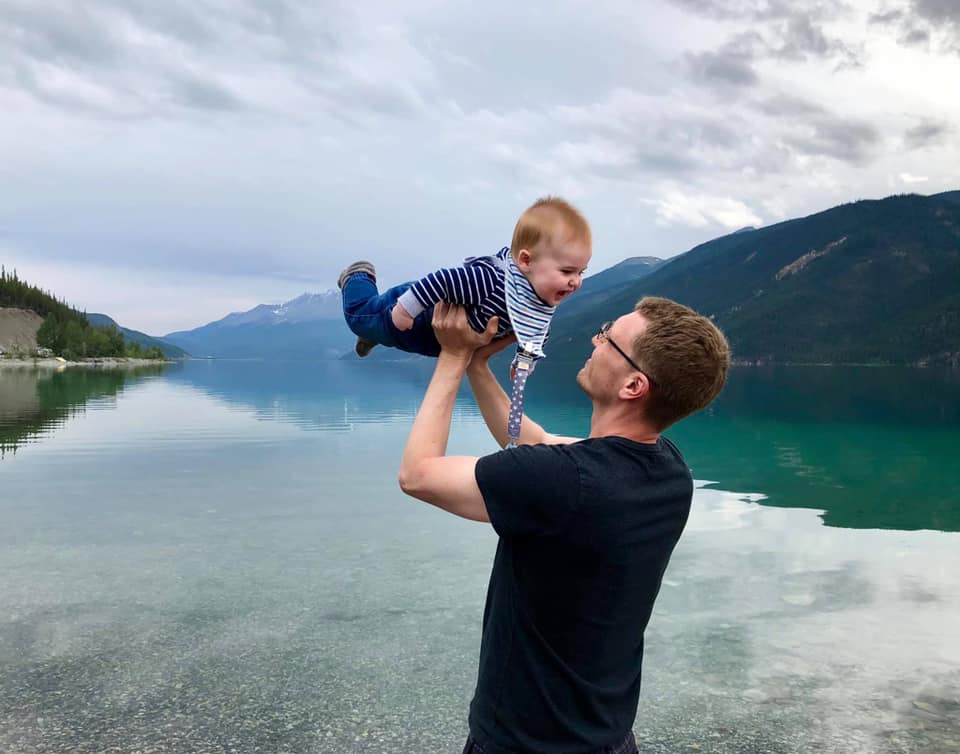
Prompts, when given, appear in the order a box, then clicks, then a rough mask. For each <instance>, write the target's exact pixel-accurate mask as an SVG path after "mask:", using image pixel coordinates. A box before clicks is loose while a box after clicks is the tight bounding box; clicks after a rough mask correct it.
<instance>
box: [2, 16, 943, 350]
mask: <svg viewBox="0 0 960 754" xmlns="http://www.w3.org/2000/svg"><path fill="white" fill-rule="evenodd" d="M0 113H2V117H0V262H2V263H3V264H4V265H5V266H6V268H7V269H8V270H9V269H11V268H16V269H17V271H18V273H19V274H20V276H21V277H22V278H25V279H27V280H28V281H29V282H31V283H34V284H37V285H40V286H41V287H43V288H44V289H47V290H50V291H52V292H53V293H55V294H56V295H57V296H58V297H63V298H65V299H66V300H67V301H68V302H69V303H71V304H72V305H74V306H77V307H78V308H80V309H86V310H87V311H91V312H93V311H97V312H103V313H106V314H109V315H110V316H112V317H114V318H115V319H116V320H117V321H118V322H119V323H120V324H121V325H123V326H125V327H130V328H134V329H138V330H142V331H145V332H148V333H150V334H153V335H162V334H165V333H167V332H171V331H174V330H181V329H190V328H193V327H198V326H200V325H203V324H205V323H207V322H210V321H213V320H216V319H219V318H221V317H223V316H225V315H226V314H227V313H229V312H232V311H243V310H246V309H249V308H252V307H253V306H255V305H257V304H261V303H279V302H281V301H285V300H288V299H290V298H293V297H295V296H297V295H299V294H301V293H304V292H320V291H324V290H327V289H329V288H333V287H335V285H336V280H337V276H338V274H339V272H340V270H341V269H342V268H343V267H344V266H345V265H346V264H348V263H349V262H351V261H353V260H355V259H368V260H370V261H372V262H373V263H374V264H375V265H376V266H377V270H378V277H379V280H380V282H381V284H382V285H384V286H386V285H393V284H396V283H398V282H401V281H403V280H406V279H412V278H417V277H420V276H422V275H424V274H426V273H428V272H430V271H431V270H433V269H435V268H437V267H441V266H452V265H454V264H458V263H460V261H462V259H463V258H464V257H467V256H474V255H478V254H489V253H493V252H495V251H497V250H498V249H499V248H501V247H502V246H505V245H508V244H509V242H510V236H511V234H512V231H513V226H514V223H515V222H516V219H517V217H518V216H519V215H520V213H521V212H522V211H523V210H524V209H525V208H526V207H527V206H528V205H529V204H531V203H532V202H533V201H534V200H535V199H537V198H538V197H540V196H544V195H548V194H550V195H559V196H562V197H564V198H566V199H568V200H569V201H571V202H573V203H574V204H575V205H576V206H577V207H579V208H580V209H581V210H582V211H583V213H584V214H585V215H586V216H587V218H588V219H589V221H590V222H591V225H592V227H593V235H594V256H593V260H592V262H591V271H593V272H597V271H600V270H601V269H604V268H606V267H609V266H611V265H613V264H615V263H617V262H618V261H620V260H622V259H625V258H627V257H631V256H657V257H661V258H667V257H671V256H674V255H676V254H679V253H682V252H683V251H686V250H687V249H689V248H691V247H692V246H694V245H696V244H698V243H702V242H704V241H707V240H710V239H712V238H716V237H717V236H721V235H724V234H726V233H728V232H731V231H733V230H736V229H739V228H741V227H743V226H747V225H753V226H762V225H768V224H772V223H775V222H778V221H780V220H783V219H787V218H792V217H798V216H803V215H808V214H811V213H813V212H817V211H820V210H823V209H827V208H829V207H832V206H835V205H837V204H840V203H843V202H849V201H855V200H857V199H875V198H881V197H884V196H888V195H890V194H896V193H905V192H917V193H921V194H933V193H937V192H940V191H946V190H952V189H957V188H960V169H958V168H960V2H958V1H957V0H874V1H870V2H867V1H861V0H846V1H844V0H840V1H838V2H832V1H829V0H827V1H823V2H821V1H819V0H663V1H662V2H657V1H654V0H590V2H579V1H573V0H566V1H565V0H556V1H555V2H551V3H539V2H529V3H522V4H519V3H515V2H513V0H510V2H504V1H503V0H487V2H484V3H476V2H462V1H461V0H409V1H408V2H395V1H393V0H391V1H389V2H387V1H386V0H382V1H381V0H360V2H339V1H337V0H325V2H308V1H305V0H304V1H301V0H165V2H163V3H158V2H155V0H73V1H72V2H71V1H70V0H2V2H0ZM588 274H589V272H588Z"/></svg>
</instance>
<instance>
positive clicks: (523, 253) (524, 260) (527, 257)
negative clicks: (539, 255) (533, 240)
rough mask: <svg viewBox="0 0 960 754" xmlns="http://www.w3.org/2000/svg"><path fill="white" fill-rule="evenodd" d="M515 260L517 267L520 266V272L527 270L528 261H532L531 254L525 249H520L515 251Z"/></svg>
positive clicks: (528, 268) (528, 267) (528, 266)
mask: <svg viewBox="0 0 960 754" xmlns="http://www.w3.org/2000/svg"><path fill="white" fill-rule="evenodd" d="M516 261H517V267H519V268H520V271H521V272H529V271H530V262H532V261H533V254H531V253H530V252H529V250H527V249H520V251H518V252H517V259H516Z"/></svg>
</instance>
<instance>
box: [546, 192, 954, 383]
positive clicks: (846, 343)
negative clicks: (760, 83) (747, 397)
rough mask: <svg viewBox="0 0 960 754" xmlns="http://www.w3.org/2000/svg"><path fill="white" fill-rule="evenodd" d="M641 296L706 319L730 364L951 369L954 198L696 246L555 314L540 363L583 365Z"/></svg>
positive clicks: (861, 211) (911, 198)
mask: <svg viewBox="0 0 960 754" xmlns="http://www.w3.org/2000/svg"><path fill="white" fill-rule="evenodd" d="M645 295H657V296H666V297H668V298H672V299H675V300H677V301H680V302H681V303H684V304H687V305H689V306H691V307H693V308H694V309H696V310H697V311H699V312H701V313H703V314H706V315H708V316H710V317H712V318H713V319H714V320H715V321H716V322H717V324H718V325H719V326H720V327H721V328H722V329H723V330H724V332H725V333H726V334H727V337H728V338H729V340H730V343H731V346H732V349H733V353H734V358H735V359H737V360H738V361H741V362H743V361H746V362H780V363H862V364H936V363H943V364H953V365H960V192H958V191H953V192H947V193H945V194H938V195H935V196H919V195H916V194H910V195H899V196H892V197H888V198H886V199H882V200H877V201H858V202H854V203H851V204H844V205H841V206H838V207H834V208H832V209H829V210H826V211H824V212H819V213H817V214H814V215H810V216H809V217H804V218H799V219H795V220H788V221H786V222H782V223H778V224H776V225H771V226H769V227H765V228H758V229H754V230H751V231H750V232H737V233H732V234H730V235H727V236H723V237H721V238H717V239H715V240H713V241H709V242H707V243H704V244H701V245H700V246H697V247H695V248H693V249H691V250H690V251H688V252H686V253H685V254H682V255H680V256H678V257H675V258H673V259H671V260H670V261H669V262H668V263H666V264H663V265H661V266H659V267H657V268H656V269H655V270H654V271H653V272H651V273H650V274H649V275H646V276H644V277H642V278H640V279H639V280H637V281H634V282H631V283H630V284H628V285H626V286H623V288H622V289H620V290H617V291H615V292H611V295H609V296H606V297H604V298H603V299H602V300H596V301H594V302H591V303H590V305H589V306H582V307H579V309H576V310H575V309H574V308H573V307H572V306H570V307H569V308H568V307H566V306H564V307H561V308H560V309H559V310H558V313H557V316H556V318H555V320H554V323H553V333H554V337H552V338H551V349H550V356H551V358H556V359H571V360H579V359H582V358H585V356H586V354H587V353H588V352H589V348H590V346H589V337H590V335H592V334H593V333H594V332H595V331H596V329H597V325H598V323H600V322H603V321H604V320H608V319H613V318H615V317H617V316H619V315H621V314H623V313H624V312H627V311H630V310H631V309H632V308H633V306H634V304H635V302H636V301H637V300H638V299H640V298H641V297H642V296H645ZM584 303H586V302H584ZM571 304H572V302H571Z"/></svg>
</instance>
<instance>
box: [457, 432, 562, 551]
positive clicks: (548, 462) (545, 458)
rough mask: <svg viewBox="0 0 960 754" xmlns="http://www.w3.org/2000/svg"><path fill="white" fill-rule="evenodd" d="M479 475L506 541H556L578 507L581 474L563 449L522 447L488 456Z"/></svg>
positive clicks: (489, 509)
mask: <svg viewBox="0 0 960 754" xmlns="http://www.w3.org/2000/svg"><path fill="white" fill-rule="evenodd" d="M475 475H476V479H477V486H478V487H479V488H480V493H481V494H482V495H483V501H484V503H485V504H486V508H487V515H489V517H490V523H491V524H493V528H494V529H495V530H496V532H497V534H499V535H500V536H501V537H523V536H544V537H548V536H555V535H557V534H560V533H561V532H563V531H564V530H565V529H566V527H567V526H568V524H569V522H570V519H571V518H572V517H573V513H574V512H575V510H576V507H577V500H578V498H579V494H580V472H579V469H578V468H577V465H576V463H575V462H574V461H573V459H572V458H571V457H570V455H569V453H567V452H566V450H565V449H564V446H562V445H521V446H520V447H517V448H511V449H509V450H502V451H500V452H499V453H494V454H493V455H489V456H484V457H483V458H481V459H480V460H479V461H477V466H476V471H475Z"/></svg>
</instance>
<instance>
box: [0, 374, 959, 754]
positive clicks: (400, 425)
mask: <svg viewBox="0 0 960 754" xmlns="http://www.w3.org/2000/svg"><path fill="white" fill-rule="evenodd" d="M565 372H566V373H565ZM568 372H569V369H566V370H565V369H563V366H562V365H555V366H551V367H550V368H547V369H543V370H542V371H538V373H537V375H535V376H534V378H532V380H531V389H530V397H529V399H528V400H529V406H530V411H531V413H532V414H533V415H534V417H535V418H537V419H539V420H541V421H542V422H543V423H545V424H546V425H547V426H548V427H549V428H551V429H553V430H555V431H558V432H562V433H574V434H582V433H585V432H586V430H587V426H588V417H589V406H588V405H587V404H586V402H585V400H584V399H583V397H582V396H581V395H580V394H579V391H578V390H577V389H576V387H575V386H573V385H572V383H571V380H570V377H569V373H568ZM428 378H429V364H421V363H408V364H367V363H351V362H343V363H341V362H323V363H315V364H310V363H287V364H282V363H279V364H278V363H261V362H190V363H187V364H184V365H175V366H172V367H168V368H166V369H160V370H147V371H144V372H139V373H124V372H90V371H80V370H68V371H64V372H60V373H53V372H35V371H30V370H12V369H6V370H3V371H0V452H2V456H3V457H2V460H0V522H2V524H0V605H3V610H2V611H0V751H4V752H8V751H10V752H25V753H26V752H31V753H32V752H104V751H111V750H116V751H124V752H126V751H136V750H141V751H169V752H255V751H262V752H284V751H285V752H334V753H336V752H394V751H411V752H440V751H459V750H460V747H461V746H462V742H463V739H464V737H465V735H466V722H465V718H466V709H467V704H468V703H469V699H470V694H471V692H472V687H473V683H474V680H475V677H476V662H477V651H478V645H479V627H480V616H481V611H482V605H483V597H484V593H485V589H486V582H487V578H488V576H489V569H490V564H491V561H492V556H493V550H494V548H495V545H496V540H495V537H494V536H493V535H492V532H491V531H490V530H489V528H488V527H487V526H485V525H482V524H475V523H470V522H466V521H461V520H458V519H455V518H453V517H451V516H449V515H447V514H444V513H442V512H440V511H437V510H434V509H432V508H430V507H429V506H425V505H423V504H421V503H417V502H415V501H412V500H410V499H408V498H406V497H404V496H403V495H402V494H401V493H400V492H399V490H398V488H397V485H396V470H397V466H398V463H399V457H400V452H401V450H402V445H403V442H404V439H405V437H406V432H407V430H408V429H409V425H410V421H411V419H412V417H413V415H414V414H415V412H416V409H417V406H418V402H419V398H420V396H421V394H422V390H423V387H424V385H425V384H426V381H427V379H428ZM670 435H671V437H672V438H673V439H674V440H675V441H677V442H678V444H679V445H680V446H681V448H682V449H683V450H684V451H685V453H686V456H687V460H688V462H689V463H690V466H691V468H692V469H693V471H694V474H695V476H696V477H697V479H698V480H699V485H700V486H699V487H698V490H697V493H696V497H695V505H694V512H693V515H692V517H691V521H690V524H689V526H688V529H687V532H686V533H685V535H684V538H683V540H682V541H681V543H680V545H679V546H678V549H677V551H676V553H675V555H674V559H673V561H672V563H671V566H670V569H669V570H668V573H667V576H666V580H665V583H664V587H663V590H662V592H661V597H660V600H659V602H658V605H657V609H656V611H655V614H654V618H653V620H652V622H651V625H650V628H649V631H648V642H647V647H648V648H647V656H646V664H645V675H644V689H643V694H642V696H641V705H640V711H639V714H638V717H637V723H636V726H635V729H636V732H637V735H638V738H639V739H640V741H641V744H642V746H641V749H642V750H644V751H650V752H676V751H687V750H690V751H696V750H699V751H702V752H745V751H758V752H760V751H763V752H773V753H779V752H808V751H810V752H813V751H816V752H821V751H825V752H834V751H836V752H871V753H872V752H951V753H955V752H956V751H958V750H960V642H958V640H957V638H956V637H957V636H960V589H958V586H957V584H958V582H957V578H956V573H957V572H958V568H960V533H958V532H960V471H958V469H957V464H956V463H955V461H954V459H955V457H956V455H957V451H958V450H960V379H958V378H957V376H956V375H955V374H951V373H938V372H933V371H927V370H870V369H860V370H857V369H813V368H808V369H799V368H794V369H773V370H736V371H735V372H734V374H733V376H732V378H731V382H730V385H729V387H728V389H727V390H726V391H725V393H724V395H723V396H722V398H721V400H720V401H718V403H717V404H716V406H715V407H714V408H712V409H711V410H710V411H709V412H707V413H704V414H702V415H700V416H698V417H694V418H692V419H689V420H687V421H686V422H683V423H682V424H680V425H679V426H677V427H676V428H675V429H674V430H673V431H672V432H671V433H670ZM493 449H494V445H493V443H492V441H491V440H490V439H489V437H488V435H487V433H486V431H485V429H484V427H483V424H482V421H481V419H480V417H479V415H478V413H477V411H476V409H475V407H474V406H473V404H472V401H471V400H470V398H469V394H468V393H464V394H463V396H462V397H461V400H460V401H459V402H458V406H457V410H456V415H455V420H454V430H453V436H452V440H451V443H450V452H454V453H471V454H483V453H487V452H490V451H492V450H493ZM644 747H645V748H644Z"/></svg>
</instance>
